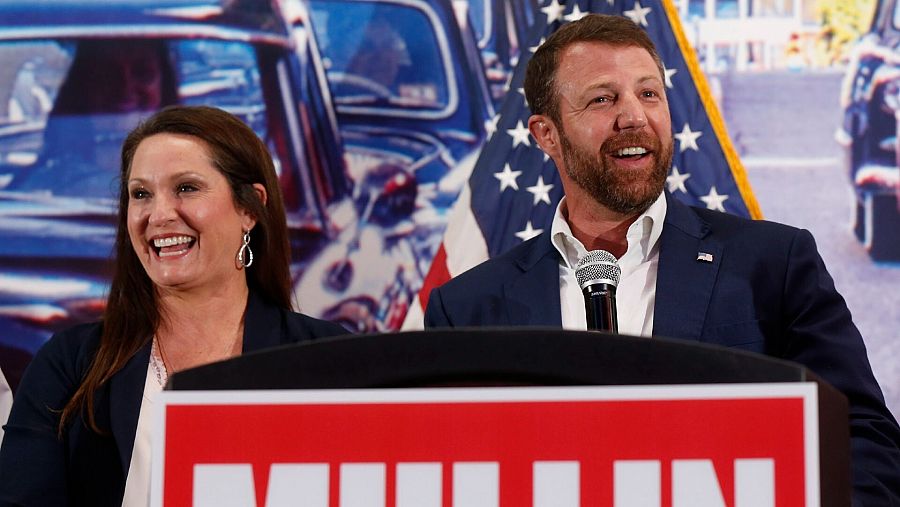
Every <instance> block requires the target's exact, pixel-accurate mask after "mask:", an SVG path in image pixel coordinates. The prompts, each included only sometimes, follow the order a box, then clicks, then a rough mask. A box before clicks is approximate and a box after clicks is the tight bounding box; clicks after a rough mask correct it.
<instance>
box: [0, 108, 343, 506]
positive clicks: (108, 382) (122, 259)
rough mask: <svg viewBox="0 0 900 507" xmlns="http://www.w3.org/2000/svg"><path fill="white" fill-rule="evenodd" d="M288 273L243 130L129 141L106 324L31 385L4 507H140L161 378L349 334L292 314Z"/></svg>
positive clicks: (1, 500)
mask: <svg viewBox="0 0 900 507" xmlns="http://www.w3.org/2000/svg"><path fill="white" fill-rule="evenodd" d="M289 260H290V248H289V245H288V239H287V226H286V222H285V215H284V206H283V204H282V199H281V191H280V189H279V186H278V180H277V178H276V175H275V169H274V166H273V164H272V159H271V157H270V156H269V153H268V152H267V151H266V148H265V145H264V144H263V143H262V142H261V141H260V140H259V138H258V137H257V136H256V135H255V134H254V132H253V131H252V130H251V129H250V128H249V127H247V126H246V125H244V123H242V122H241V121H240V120H238V119H237V118H235V117H233V116H231V115H230V114H228V113H226V112H224V111H221V110H218V109H213V108H209V107H173V108H169V109H164V110H163V111H161V112H159V113H157V114H156V115H154V116H153V117H151V118H150V119H149V120H148V121H147V122H145V123H144V124H142V125H141V126H139V127H138V128H136V129H135V130H134V131H132V132H131V133H130V134H129V136H128V138H127V139H126V140H125V143H124V145H123V147H122V166H121V183H120V198H119V217H118V230H117V236H116V263H115V273H114V276H113V280H112V284H111V287H110V293H109V298H108V301H107V307H106V312H105V314H104V318H103V321H102V322H100V323H94V324H86V325H81V326H76V327H74V328H72V329H69V330H67V331H64V332H61V333H58V334H56V335H55V336H54V337H53V338H51V339H50V341H49V342H48V343H47V344H46V345H45V346H44V347H43V348H42V349H41V350H40V351H39V352H38V354H37V355H36V356H35V358H34V360H33V361H32V363H31V365H30V366H29V368H28V370H27V371H26V373H25V375H24V377H23V379H22V382H21V384H20V386H19V389H18V391H17V393H16V398H15V401H14V403H13V408H12V412H11V414H10V418H9V424H8V425H7V427H6V435H5V438H4V441H3V445H2V447H0V505H6V504H10V503H11V504H15V505H67V504H73V505H91V506H102V505H115V506H118V505H146V504H147V503H148V491H149V477H150V473H149V470H150V468H149V464H150V463H149V461H150V460H149V456H150V443H149V440H150V432H151V429H150V417H151V411H150V410H151V409H150V407H151V404H152V399H153V395H154V393H156V392H159V391H160V390H161V389H162V386H163V385H164V384H165V382H166V378H167V377H168V375H170V374H171V373H172V372H175V371H179V370H182V369H185V368H190V367H193V366H197V365H200V364H205V363H209V362H212V361H218V360H222V359H227V358H230V357H234V356H236V355H239V354H241V353H242V352H248V351H252V350H256V349H260V348H263V347H268V346H273V345H279V344H285V343H292V342H299V341H303V340H309V339H313V338H316V337H322V336H331V335H337V334H343V333H345V331H344V329H343V328H341V327H340V326H338V325H336V324H332V323H329V322H325V321H321V320H316V319H313V318H310V317H307V316H305V315H301V314H298V313H293V312H291V311H290V307H291V302H290V296H289V294H290V289H291V280H290V271H289V267H288V263H289ZM123 499H124V503H123Z"/></svg>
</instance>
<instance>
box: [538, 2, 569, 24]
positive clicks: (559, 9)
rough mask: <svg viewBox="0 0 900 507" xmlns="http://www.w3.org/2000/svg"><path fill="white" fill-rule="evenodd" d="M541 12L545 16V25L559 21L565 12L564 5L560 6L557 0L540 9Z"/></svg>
mask: <svg viewBox="0 0 900 507" xmlns="http://www.w3.org/2000/svg"><path fill="white" fill-rule="evenodd" d="M541 11H542V12H543V13H544V14H546V15H547V24H548V25H549V24H550V23H553V22H554V21H559V20H560V19H562V17H563V13H564V12H565V11H566V6H565V5H560V4H559V1H558V0H552V1H551V2H550V3H549V4H547V6H546V7H541Z"/></svg>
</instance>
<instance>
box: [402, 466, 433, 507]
mask: <svg viewBox="0 0 900 507" xmlns="http://www.w3.org/2000/svg"><path fill="white" fill-rule="evenodd" d="M441 500H442V498H441V464H440V463H397V507H441Z"/></svg>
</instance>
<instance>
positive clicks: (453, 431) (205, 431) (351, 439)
mask: <svg viewBox="0 0 900 507" xmlns="http://www.w3.org/2000/svg"><path fill="white" fill-rule="evenodd" d="M160 399H161V401H162V403H160V405H161V407H158V412H157V417H158V422H160V423H161V424H159V425H158V427H163V428H164V431H163V434H162V435H154V443H155V446H156V448H155V449H154V467H155V468H154V475H153V490H154V491H153V505H156V506H159V505H171V506H182V505H198V506H205V505H217V506H222V505H223V503H222V502H226V503H227V504H228V505H249V506H252V505H254V501H255V505H256V506H259V507H263V506H267V507H277V506H278V505H297V503H296V501H295V502H293V503H290V502H289V501H290V500H291V499H294V500H296V499H297V498H298V497H303V499H304V501H305V503H300V504H301V505H321V506H322V507H326V506H334V507H338V506H340V507H350V506H357V505H359V506H362V505H366V506H385V507H393V506H396V507H405V506H413V505H415V506H417V507H427V506H430V505H435V506H447V507H450V506H454V507H456V506H460V507H461V506H463V505H465V506H466V507H480V506H485V507H494V506H503V507H513V506H516V507H518V506H532V505H533V506H535V507H538V506H542V505H553V506H555V507H565V506H568V505H572V506H576V505H598V506H615V507H617V506H619V505H622V506H624V505H629V506H631V505H648V506H651V505H652V506H656V505H659V506H680V505H710V506H713V505H722V506H729V507H747V506H750V505H753V506H754V507H764V506H765V505H773V506H774V505H791V506H801V505H818V501H819V499H818V486H819V484H818V433H817V432H818V429H817V428H818V426H817V424H818V423H817V419H816V414H817V408H816V405H815V403H816V402H815V400H816V397H815V385H814V384H750V385H717V386H665V387H652V386H640V387H569V388H555V387H554V388H549V387H548V388H533V387H531V388H479V389H475V388H467V389H395V390H353V391H339V390H327V391H231V392H168V391H167V392H164V393H163V394H162V396H161V398H160ZM162 453H164V458H163V459H160V454H162Z"/></svg>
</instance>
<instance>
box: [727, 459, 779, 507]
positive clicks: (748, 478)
mask: <svg viewBox="0 0 900 507" xmlns="http://www.w3.org/2000/svg"><path fill="white" fill-rule="evenodd" d="M734 505H735V507H757V506H758V507H775V460H774V459H770V458H769V459H736V460H734Z"/></svg>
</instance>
